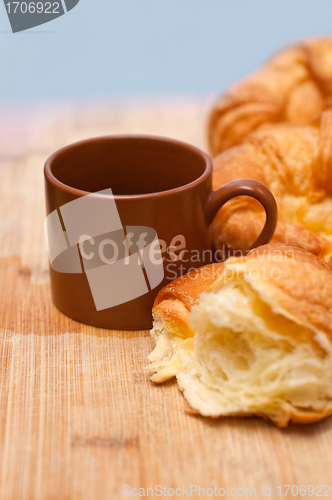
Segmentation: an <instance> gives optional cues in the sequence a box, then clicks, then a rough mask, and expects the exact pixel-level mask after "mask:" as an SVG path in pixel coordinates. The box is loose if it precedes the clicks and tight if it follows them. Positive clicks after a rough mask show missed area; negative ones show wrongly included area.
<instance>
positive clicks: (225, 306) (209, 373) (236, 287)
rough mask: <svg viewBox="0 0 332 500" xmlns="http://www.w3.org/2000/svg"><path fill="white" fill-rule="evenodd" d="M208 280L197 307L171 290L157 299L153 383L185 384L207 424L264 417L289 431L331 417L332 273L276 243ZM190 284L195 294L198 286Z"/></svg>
mask: <svg viewBox="0 0 332 500" xmlns="http://www.w3.org/2000/svg"><path fill="white" fill-rule="evenodd" d="M202 269H204V268H202ZM208 273H209V275H210V278H209V279H208V280H207V281H206V282H205V284H204V283H203V282H202V283H201V288H202V287H203V288H205V291H203V292H202V293H201V294H200V295H199V298H198V299H197V297H196V298H195V300H194V302H192V303H191V304H190V307H189V308H188V304H189V303H190V302H188V297H187V298H186V301H187V303H185V301H183V300H182V299H181V296H180V295H179V293H178V294H177V296H175V295H174V294H172V293H170V294H167V288H168V287H166V288H165V289H164V291H163V292H162V294H163V298H161V299H160V300H159V299H157V301H156V305H155V307H154V328H153V330H152V332H151V334H152V336H153V337H154V338H155V339H156V341H157V343H156V348H155V350H154V351H153V352H152V353H151V354H150V356H149V359H150V362H151V365H150V366H149V372H150V374H151V375H152V376H151V380H153V381H154V382H158V383H160V382H164V381H165V380H168V379H170V378H172V377H174V376H176V378H177V381H178V384H179V387H180V389H181V390H182V391H183V394H184V396H185V398H186V399H187V401H188V402H189V404H190V406H191V407H192V409H193V410H194V411H196V412H199V413H201V414H202V415H204V416H210V417H219V416H227V415H258V416H262V417H264V418H267V419H270V420H272V421H273V422H274V423H276V424H277V425H278V426H280V427H283V426H286V425H287V424H288V422H289V421H294V422H299V423H309V422H314V421H317V420H320V419H321V418H324V417H326V416H327V415H329V414H330V413H332V342H331V341H332V270H331V268H330V267H329V266H328V265H327V264H326V263H324V262H323V261H322V260H321V259H318V258H317V257H315V256H313V255H312V254H310V253H308V252H305V251H303V250H301V249H298V248H295V247H286V246H284V245H278V244H277V245H266V246H264V247H260V248H259V249H257V250H254V251H252V252H250V253H249V254H248V255H247V257H245V258H231V259H229V260H228V261H227V262H226V263H225V265H224V266H223V265H219V267H218V268H210V269H209V271H208ZM181 280H182V283H180V284H177V283H175V285H176V286H178V288H180V289H181V287H182V286H185V288H186V291H185V295H187V296H188V295H189V296H190V278H188V276H187V277H184V278H181ZM211 282H212V283H211ZM205 285H207V286H205ZM173 287H174V285H173Z"/></svg>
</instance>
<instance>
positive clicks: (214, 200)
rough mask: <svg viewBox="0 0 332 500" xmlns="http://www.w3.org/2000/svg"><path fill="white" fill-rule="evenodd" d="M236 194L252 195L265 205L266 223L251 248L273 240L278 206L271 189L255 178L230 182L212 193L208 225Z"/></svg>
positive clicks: (208, 209) (209, 200)
mask: <svg viewBox="0 0 332 500" xmlns="http://www.w3.org/2000/svg"><path fill="white" fill-rule="evenodd" d="M236 196H251V197H252V198H255V199H256V200H258V201H259V202H260V203H261V204H262V205H263V207H264V210H265V213H266V221H265V225H264V227H263V229H262V231H261V233H260V235H259V236H258V238H257V239H256V241H255V242H254V243H253V244H252V245H251V247H250V249H249V250H251V249H253V248H256V247H259V246H260V245H266V244H267V243H269V241H271V238H272V236H273V234H274V231H275V228H276V225H277V220H278V208H277V203H276V200H275V198H274V196H273V194H272V193H271V191H270V190H269V189H268V188H267V187H266V186H264V184H262V183H261V182H258V181H254V180H253V179H241V180H238V181H233V182H229V183H228V184H225V186H222V187H221V188H220V189H218V190H217V191H213V192H212V193H211V194H210V196H209V198H208V202H207V223H208V225H210V224H211V223H212V221H213V219H214V218H215V216H216V215H217V213H218V212H219V210H220V208H221V207H222V206H223V205H225V203H227V202H228V201H229V200H231V199H232V198H235V197H236ZM249 250H248V251H249Z"/></svg>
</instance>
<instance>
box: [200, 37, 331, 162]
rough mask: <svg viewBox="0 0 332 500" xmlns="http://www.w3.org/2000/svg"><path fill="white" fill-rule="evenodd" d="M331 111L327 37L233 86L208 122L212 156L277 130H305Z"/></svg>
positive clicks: (285, 55)
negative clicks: (280, 126) (287, 127)
mask: <svg viewBox="0 0 332 500" xmlns="http://www.w3.org/2000/svg"><path fill="white" fill-rule="evenodd" d="M331 105H332V37H324V38H319V37H316V38H308V39H305V40H303V41H302V42H299V43H297V44H294V45H292V46H290V47H288V48H286V49H285V50H283V51H281V52H280V53H278V54H277V55H275V56H274V57H273V58H272V59H271V60H270V61H268V62H267V64H265V65H264V66H263V67H262V68H261V69H260V70H259V71H257V72H256V73H254V74H252V75H250V76H249V77H247V78H245V79H244V80H242V81H241V82H239V83H237V84H235V85H233V86H232V87H231V88H230V89H229V90H228V91H227V92H226V93H225V94H224V95H222V96H221V97H220V99H219V101H218V102H217V103H216V105H215V107H214V109H213V111H212V113H211V117H210V121H209V142H210V149H211V152H212V155H213V156H216V155H217V154H219V153H220V152H222V151H225V150H226V149H228V148H230V147H233V146H235V145H237V144H239V143H240V142H242V140H243V139H244V138H245V137H246V136H247V135H249V134H252V133H253V132H255V131H257V130H262V129H265V130H266V129H268V128H270V127H274V126H275V125H276V124H285V123H289V124H292V125H309V124H310V123H311V122H312V120H313V119H314V118H315V116H316V115H317V114H319V113H321V112H322V111H324V110H326V109H327V108H328V107H329V106H331Z"/></svg>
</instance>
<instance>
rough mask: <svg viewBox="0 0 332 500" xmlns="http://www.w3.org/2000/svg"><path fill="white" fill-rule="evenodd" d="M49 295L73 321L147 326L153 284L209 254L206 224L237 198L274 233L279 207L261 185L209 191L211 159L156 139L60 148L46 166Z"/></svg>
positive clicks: (267, 233)
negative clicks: (258, 207)
mask: <svg viewBox="0 0 332 500" xmlns="http://www.w3.org/2000/svg"><path fill="white" fill-rule="evenodd" d="M44 172H45V189H46V208H47V218H46V221H45V230H46V240H47V247H48V253H49V257H50V262H51V266H50V275H51V290H52V297H53V302H54V304H55V305H56V306H57V308H58V309H59V310H60V311H62V312H63V313H64V314H66V315H67V316H69V317H70V318H73V319H75V320H77V321H79V322H82V323H85V324H88V325H92V326H96V327H102V328H108V329H117V330H139V329H147V328H150V327H151V325H152V315H151V309H152V305H153V302H154V299H155V297H156V295H157V293H158V291H159V290H160V289H161V288H162V287H163V286H165V285H166V284H167V283H169V282H170V281H171V280H173V279H174V278H176V277H178V276H180V275H182V274H185V273H186V272H188V271H189V270H192V269H196V268H198V267H201V266H203V265H205V264H208V263H210V262H212V261H213V260H215V256H214V255H213V248H212V245H211V238H210V233H209V226H210V224H211V222H212V221H213V219H214V217H215V216H216V214H217V213H218V211H219V210H220V208H221V207H222V206H223V205H224V204H225V203H226V202H227V201H229V200H230V199H232V198H234V197H236V196H242V195H245V196H251V197H253V198H255V199H257V200H258V201H259V202H260V203H261V204H262V205H263V207H264V209H265V212H266V222H265V225H264V228H263V230H262V232H261V234H260V235H259V237H258V239H257V240H256V242H255V243H254V244H253V246H252V248H253V247H254V246H259V245H263V244H266V243H268V242H269V241H270V239H271V238H272V236H273V233H274V230H275V227H276V222H277V206H276V202H275V199H274V197H273V195H272V194H271V192H270V191H269V190H268V189H267V188H266V187H265V186H264V185H263V184H261V183H259V182H257V181H254V180H250V179H243V180H238V181H235V182H231V183H229V184H226V185H225V186H223V187H221V188H220V189H218V190H217V191H213V190H212V161H211V158H210V157H209V156H208V155H207V154H206V153H204V152H203V151H201V150H199V149H198V148H196V147H194V146H191V145H189V144H185V143H182V142H179V141H176V140H172V139H167V138H161V137H154V136H135V135H125V136H110V137H101V138H94V139H88V140H85V141H81V142H78V143H76V144H72V145H70V146H66V147H64V148H62V149H60V150H59V151H57V152H55V153H54V154H53V155H51V156H50V158H48V160H47V161H46V164H45V168H44Z"/></svg>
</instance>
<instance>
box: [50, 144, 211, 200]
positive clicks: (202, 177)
mask: <svg viewBox="0 0 332 500" xmlns="http://www.w3.org/2000/svg"><path fill="white" fill-rule="evenodd" d="M113 139H115V140H119V139H120V140H131V139H135V140H137V139H138V140H143V141H156V142H163V143H164V144H165V143H166V144H173V145H177V146H180V147H181V148H183V149H187V150H188V151H191V152H192V153H195V154H196V155H198V156H200V157H201V158H203V159H204V162H205V169H204V172H203V173H202V174H201V175H200V176H199V177H197V178H196V179H194V180H193V181H191V182H188V183H187V184H184V185H183V186H178V187H176V188H173V189H168V190H166V191H156V192H154V193H143V194H124V195H122V194H114V195H113V198H114V199H116V200H126V199H128V200H133V199H146V198H156V197H163V196H169V195H173V194H176V193H180V192H182V191H185V190H187V189H190V188H193V187H195V186H198V185H200V184H201V183H202V182H204V181H205V180H206V179H208V178H209V176H211V175H212V159H211V158H210V156H209V155H208V154H207V153H205V152H204V151H202V150H201V149H200V148H197V147H196V146H193V145H192V144H189V143H187V142H183V141H178V140H177V139H171V138H169V137H162V136H158V135H149V134H114V135H105V136H99V137H92V138H90V139H83V140H81V141H77V142H74V143H72V144H68V145H67V146H64V147H62V148H60V149H57V150H56V151H55V152H54V153H52V154H51V155H50V156H49V157H48V158H47V160H46V162H45V165H44V175H45V178H46V180H47V181H48V182H49V183H50V184H52V185H53V186H54V187H56V188H58V189H60V190H61V191H65V192H66V193H70V194H71V195H74V196H76V197H82V196H87V195H96V196H108V195H100V194H97V193H96V192H93V191H84V190H82V189H78V188H75V187H73V186H69V185H68V184H65V183H64V182H61V181H60V180H59V179H58V178H57V177H55V175H54V174H53V172H52V164H53V162H54V161H55V160H56V159H57V158H58V157H59V156H60V155H61V154H62V153H64V152H66V151H68V150H71V149H72V148H74V147H77V146H81V145H84V144H88V143H94V142H100V141H110V140H113ZM111 189H112V188H111Z"/></svg>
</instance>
